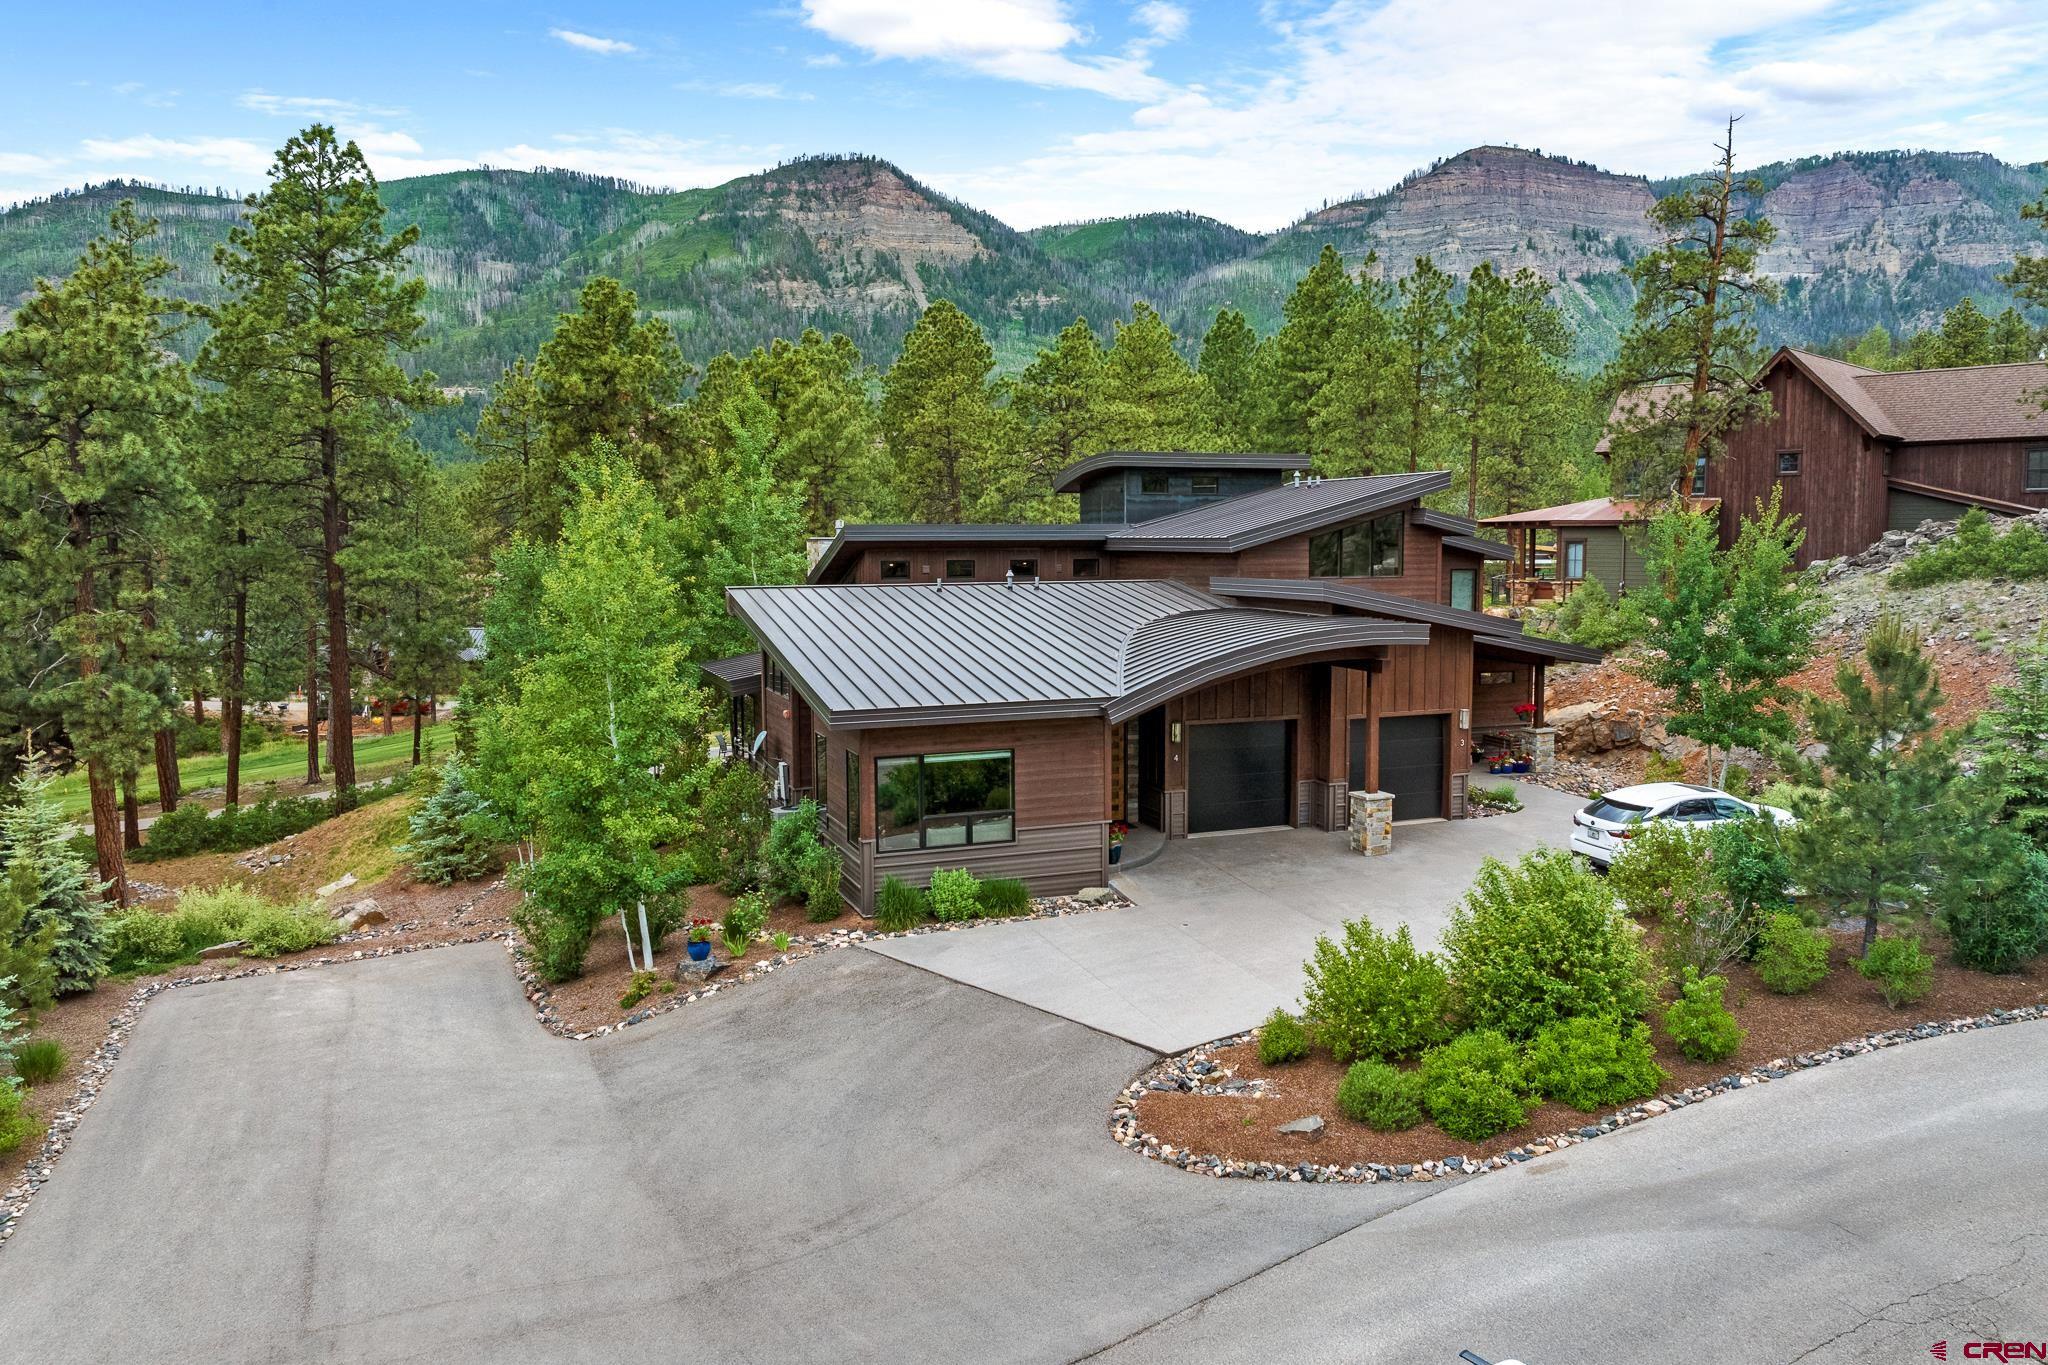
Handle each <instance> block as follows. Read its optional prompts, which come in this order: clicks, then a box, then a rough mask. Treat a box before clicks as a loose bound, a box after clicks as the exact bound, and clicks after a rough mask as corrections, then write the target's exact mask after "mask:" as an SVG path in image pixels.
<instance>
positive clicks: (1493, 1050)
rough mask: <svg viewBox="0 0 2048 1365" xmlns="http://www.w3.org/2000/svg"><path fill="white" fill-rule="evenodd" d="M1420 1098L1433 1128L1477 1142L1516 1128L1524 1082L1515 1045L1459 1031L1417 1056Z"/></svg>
mask: <svg viewBox="0 0 2048 1365" xmlns="http://www.w3.org/2000/svg"><path fill="white" fill-rule="evenodd" d="M1421 1077H1422V1100H1423V1103H1424V1104H1425V1105H1427V1106H1428V1108H1429V1116H1430V1117H1431V1118H1432V1119H1434V1120H1436V1126H1437V1127H1439V1128H1441V1129H1443V1130H1444V1131H1445V1132H1446V1133H1449V1134H1450V1135H1451V1136H1452V1137H1455V1138H1463V1139H1464V1140H1465V1141H1467V1142H1481V1141H1484V1140H1485V1139H1487V1138H1490V1137H1492V1136H1493V1135H1494V1134H1495V1133H1502V1132H1506V1131H1507V1130H1508V1129H1510V1128H1515V1127H1519V1126H1520V1125H1521V1123H1522V1121H1523V1119H1524V1117H1525V1116H1526V1114H1527V1109H1526V1106H1525V1105H1524V1103H1523V1095H1524V1093H1525V1087H1526V1081H1525V1079H1524V1077H1523V1074H1522V1062H1521V1057H1520V1055H1519V1054H1517V1053H1516V1051H1515V1045H1514V1044H1513V1043H1511V1042H1509V1041H1508V1040H1507V1038H1505V1037H1504V1036H1502V1035H1501V1034H1500V1033H1497V1032H1495V1031H1494V1030H1492V1029H1475V1030H1473V1031H1472V1032H1470V1033H1461V1034H1459V1035H1458V1036H1457V1037H1456V1038H1453V1039H1452V1040H1451V1041H1450V1042H1448V1043H1444V1044H1442V1045H1441V1046H1438V1047H1433V1048H1431V1049H1430V1050H1429V1051H1427V1052H1425V1053H1423V1054H1422V1067H1421Z"/></svg>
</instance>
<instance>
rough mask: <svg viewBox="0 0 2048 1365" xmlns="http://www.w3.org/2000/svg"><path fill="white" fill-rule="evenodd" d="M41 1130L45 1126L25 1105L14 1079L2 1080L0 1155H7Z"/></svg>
mask: <svg viewBox="0 0 2048 1365" xmlns="http://www.w3.org/2000/svg"><path fill="white" fill-rule="evenodd" d="M41 1131H43V1126H42V1125H41V1124H40V1123H37V1122H36V1119H35V1115H33V1114H31V1113H29V1112H28V1110H27V1109H26V1108H24V1107H23V1105H22V1102H21V1091H20V1089H19V1088H18V1087H16V1086H15V1084H14V1082H13V1080H12V1079H11V1078H10V1079H8V1080H5V1081H0V1156H5V1155H7V1153H9V1152H11V1151H13V1150H14V1149H15V1148H17V1147H19V1146H21V1144H22V1143H24V1142H27V1141H28V1140H29V1139H30V1138H32V1137H34V1136H35V1135H36V1134H37V1133H40V1132H41Z"/></svg>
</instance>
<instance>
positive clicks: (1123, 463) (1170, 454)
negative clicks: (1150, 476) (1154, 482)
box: [1052, 450, 1311, 493]
mask: <svg viewBox="0 0 2048 1365" xmlns="http://www.w3.org/2000/svg"><path fill="white" fill-rule="evenodd" d="M1310 463H1311V461H1310V460H1309V457H1308V456H1306V455H1221V454H1215V453H1211V452H1205V451H1193V450H1109V451H1104V452H1103V453H1102V454H1100V455H1090V456H1089V457H1088V458H1087V459H1085V460H1078V461H1076V462H1075V463H1073V464H1070V465H1068V466H1067V467H1066V468H1065V469H1062V470H1061V471H1060V472H1059V473H1057V474H1055V475H1053V480H1052V491H1053V492H1055V493H1071V492H1073V491H1074V485H1076V484H1078V483H1079V482H1081V480H1083V479H1085V478H1087V477H1088V476H1089V475H1090V474H1098V473H1100V472H1102V471H1103V470H1105V469H1251V470H1260V469H1267V470H1277V471H1279V472H1281V473H1285V472H1287V471H1288V470H1290V469H1307V468H1308V467H1309V465H1310Z"/></svg>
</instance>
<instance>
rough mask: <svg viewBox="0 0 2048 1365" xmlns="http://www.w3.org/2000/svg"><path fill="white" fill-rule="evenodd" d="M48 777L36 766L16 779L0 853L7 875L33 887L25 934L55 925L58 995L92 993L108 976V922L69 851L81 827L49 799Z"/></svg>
mask: <svg viewBox="0 0 2048 1365" xmlns="http://www.w3.org/2000/svg"><path fill="white" fill-rule="evenodd" d="M50 781H51V779H50V777H49V775H48V774H47V773H44V772H42V771H40V770H38V769H36V768H33V767H31V768H29V769H27V770H25V771H24V772H23V773H22V774H21V775H20V776H19V777H17V778H15V780H14V804H13V805H11V806H9V807H8V808H7V809H6V810H4V811H0V849H4V850H5V852H6V859H7V870H8V874H9V875H10V876H13V877H18V878H19V879H20V881H19V882H18V883H17V885H18V886H20V887H24V888H26V887H32V888H33V889H34V893H35V897H36V899H35V902H34V904H33V905H32V906H31V907H30V909H29V912H28V914H27V915H26V917H25V918H24V921H23V925H22V933H23V934H25V935H28V936H30V937H33V936H35V935H37V934H39V933H41V932H43V931H44V930H45V929H46V928H48V927H49V926H53V925H54V926H55V928H56V930H57V933H56V938H55V941H54V942H53V943H52V944H51V945H50V964H51V966H52V967H54V968H55V970H56V990H57V994H59V995H71V994H73V993H75V992H78V991H89V990H91V989H92V988H93V983H95V982H97V981H98V980H99V979H100V978H101V977H103V976H105V975H106V974H107V950H106V921H105V920H104V919H102V918H101V915H100V907H99V895H100V885H99V883H98V882H97V881H96V880H95V879H94V878H93V875H92V871H91V869H90V868H88V867H87V866H86V864H85V862H84V860H83V859H81V858H79V857H78V855H77V854H75V853H73V852H72V850H71V840H72V838H73V836H75V835H76V834H77V833H78V827H77V826H76V825H74V824H72V823H71V822H70V821H69V820H66V819H65V818H64V811H63V807H61V806H59V805H58V804H57V801H56V799H55V798H54V797H52V796H51V795H50V792H49V787H50Z"/></svg>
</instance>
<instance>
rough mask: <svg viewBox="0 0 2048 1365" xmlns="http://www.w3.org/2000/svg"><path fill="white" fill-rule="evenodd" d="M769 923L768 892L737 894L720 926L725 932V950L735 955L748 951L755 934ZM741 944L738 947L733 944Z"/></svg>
mask: <svg viewBox="0 0 2048 1365" xmlns="http://www.w3.org/2000/svg"><path fill="white" fill-rule="evenodd" d="M767 923H768V894H767V893H766V892H765V891H748V892H746V893H745V894H743V895H739V896H735V897H734V898H733V902H732V904H731V905H729V906H727V907H726V909H725V918H724V919H723V920H722V921H720V922H719V928H720V929H722V930H723V931H724V934H725V950H726V951H727V952H729V953H731V954H732V955H733V956H734V957H739V956H741V955H743V954H744V953H745V952H746V951H747V946H748V945H749V944H751V943H752V942H753V941H754V935H755V934H758V933H760V932H761V929H762V926H764V925H766V924H767ZM735 944H737V945H739V946H737V947H735V946H733V945H735Z"/></svg>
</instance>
